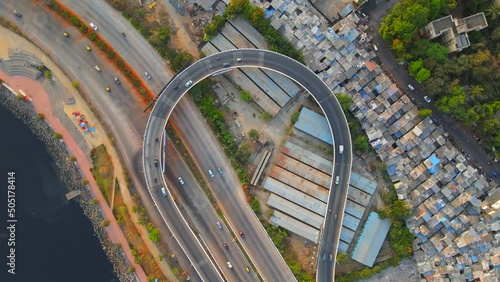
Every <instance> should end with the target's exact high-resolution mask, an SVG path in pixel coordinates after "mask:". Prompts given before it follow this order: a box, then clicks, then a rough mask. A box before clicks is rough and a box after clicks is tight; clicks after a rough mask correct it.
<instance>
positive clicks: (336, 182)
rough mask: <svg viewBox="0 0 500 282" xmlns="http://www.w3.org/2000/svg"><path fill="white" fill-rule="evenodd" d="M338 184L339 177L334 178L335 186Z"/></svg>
mask: <svg viewBox="0 0 500 282" xmlns="http://www.w3.org/2000/svg"><path fill="white" fill-rule="evenodd" d="M339 182H340V177H338V176H337V177H335V184H339Z"/></svg>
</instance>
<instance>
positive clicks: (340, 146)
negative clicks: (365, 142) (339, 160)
mask: <svg viewBox="0 0 500 282" xmlns="http://www.w3.org/2000/svg"><path fill="white" fill-rule="evenodd" d="M343 152H344V145H339V153H340V154H342V153H343Z"/></svg>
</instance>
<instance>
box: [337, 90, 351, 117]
mask: <svg viewBox="0 0 500 282" xmlns="http://www.w3.org/2000/svg"><path fill="white" fill-rule="evenodd" d="M336 97H337V100H339V103H340V106H341V107H342V110H343V111H344V113H345V114H347V113H348V112H349V108H350V107H351V105H352V98H351V97H350V96H347V95H346V94H344V93H339V94H337V95H336Z"/></svg>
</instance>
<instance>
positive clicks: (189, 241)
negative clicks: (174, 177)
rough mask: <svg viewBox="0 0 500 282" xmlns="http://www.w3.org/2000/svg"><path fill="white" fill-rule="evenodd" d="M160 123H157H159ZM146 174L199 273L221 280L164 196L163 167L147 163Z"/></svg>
mask: <svg viewBox="0 0 500 282" xmlns="http://www.w3.org/2000/svg"><path fill="white" fill-rule="evenodd" d="M158 124H159V123H157V125H158ZM153 146H154V144H151V145H148V146H146V148H149V149H151V148H152V147H153ZM150 151H151V153H152V152H153V151H152V150H150ZM147 153H148V151H146V154H147ZM154 157H156V154H154V155H151V156H150V159H154ZM144 174H145V175H146V177H147V178H148V179H149V180H151V182H150V186H149V187H150V189H152V190H151V197H154V198H155V199H156V203H158V206H157V208H158V209H159V210H160V212H161V214H163V215H164V216H165V220H166V222H165V223H166V224H167V225H168V227H169V229H171V230H175V231H176V233H177V236H176V239H177V241H178V242H179V244H180V245H181V246H182V247H183V248H184V251H186V252H187V255H188V256H189V258H190V260H191V262H192V263H193V264H195V265H196V269H195V271H197V272H198V274H199V275H200V276H201V277H203V279H204V280H206V281H219V280H220V276H219V274H218V272H217V271H216V270H215V269H214V268H213V265H212V263H211V262H210V260H209V259H208V257H207V255H206V253H205V252H204V250H203V249H202V248H201V246H200V245H199V244H198V241H197V240H196V238H195V235H194V234H193V233H192V231H191V230H190V229H189V227H188V226H187V225H186V224H185V222H184V220H183V219H182V216H181V215H180V213H179V210H178V209H177V208H175V206H174V205H173V201H172V199H171V198H166V197H163V195H162V193H161V187H163V186H164V182H162V181H163V178H161V175H162V172H161V167H154V165H153V166H151V165H150V164H148V163H146V164H145V166H144ZM154 178H157V179H158V180H159V181H158V183H156V182H155V181H154V180H153V179H154ZM193 242H194V243H193Z"/></svg>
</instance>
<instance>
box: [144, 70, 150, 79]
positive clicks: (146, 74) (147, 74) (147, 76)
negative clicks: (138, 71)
mask: <svg viewBox="0 0 500 282" xmlns="http://www.w3.org/2000/svg"><path fill="white" fill-rule="evenodd" d="M144 75H145V76H146V78H147V79H151V75H150V74H149V73H148V72H147V71H145V72H144Z"/></svg>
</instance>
